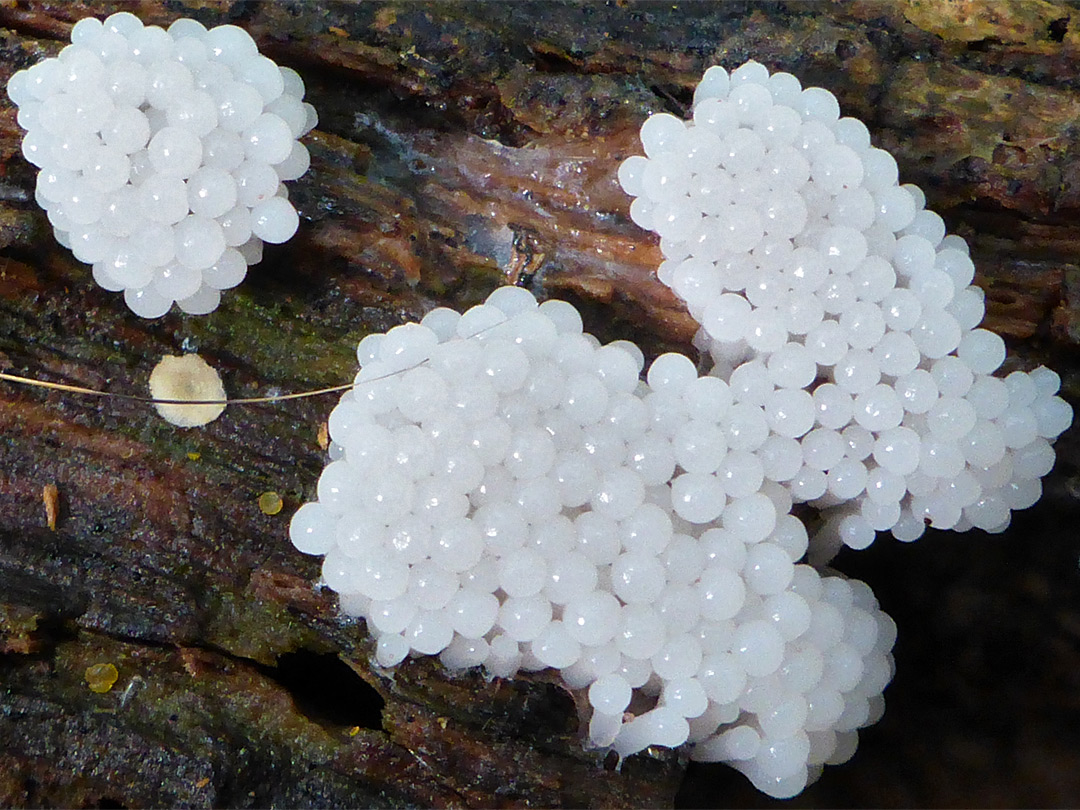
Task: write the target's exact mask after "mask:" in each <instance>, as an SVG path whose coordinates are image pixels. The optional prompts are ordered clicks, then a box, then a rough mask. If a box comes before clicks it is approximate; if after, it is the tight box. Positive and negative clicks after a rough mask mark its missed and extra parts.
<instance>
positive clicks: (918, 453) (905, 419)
mask: <svg viewBox="0 0 1080 810" xmlns="http://www.w3.org/2000/svg"><path fill="white" fill-rule="evenodd" d="M641 140H642V144H643V145H644V147H645V153H646V155H648V157H647V158H645V157H631V158H629V159H628V160H626V161H625V162H624V163H623V164H622V166H621V167H620V170H619V180H620V182H621V184H622V186H623V188H624V189H625V190H626V191H627V193H629V194H631V195H633V196H635V197H636V198H637V199H635V200H634V202H633V204H632V205H631V208H630V214H631V217H632V218H633V219H634V221H635V222H636V223H637V224H638V225H641V226H642V227H644V228H648V229H651V230H653V231H655V232H656V233H658V234H659V235H660V238H661V248H662V250H663V253H664V256H665V261H664V263H663V264H662V265H661V266H660V268H659V269H658V271H657V272H658V275H659V277H660V280H661V281H663V282H664V283H665V284H667V285H668V286H669V287H671V288H672V290H674V291H675V293H676V294H677V295H679V297H680V298H682V299H683V300H684V301H685V302H686V304H687V306H688V308H689V310H690V312H691V314H693V316H694V317H695V319H696V320H697V321H698V322H699V323H700V324H701V327H702V328H701V331H700V332H699V334H698V339H697V341H696V343H697V345H699V346H700V348H702V349H704V350H707V351H708V352H709V353H710V354H711V355H712V357H713V360H714V362H715V367H714V368H713V370H712V373H713V374H715V375H718V376H721V377H723V378H724V379H727V380H729V382H730V385H731V388H732V390H733V391H735V392H737V393H738V394H739V395H741V396H742V398H743V399H744V400H745V401H747V402H749V403H751V404H753V405H754V406H756V407H757V409H758V412H759V413H760V414H761V415H763V416H764V418H765V420H766V422H767V423H768V426H769V434H770V436H769V439H768V441H769V442H771V443H773V447H772V448H771V449H770V450H769V451H768V452H767V453H766V454H765V455H766V457H767V460H766V464H767V466H768V467H769V471H768V473H767V476H768V477H769V478H770V479H771V480H773V481H777V482H780V483H782V484H783V485H784V486H785V487H786V488H787V489H788V490H789V491H790V492H791V495H792V498H793V499H794V500H795V501H796V502H801V501H808V502H810V503H811V504H812V505H814V506H817V507H819V508H822V509H825V510H827V514H829V515H830V516H831V520H830V523H829V525H828V527H827V530H826V531H825V532H823V533H822V534H821V535H820V536H819V537H815V539H814V543H815V544H817V543H818V542H820V543H821V544H822V548H821V550H820V552H821V554H822V556H823V557H824V558H827V557H828V556H829V555H830V554H831V553H834V552H835V551H836V550H837V549H838V548H839V547H840V545H841V543H843V544H846V545H848V546H850V547H852V548H865V547H866V546H868V545H869V544H870V543H871V542H872V541H873V539H874V533H875V531H883V530H886V529H888V530H891V531H892V533H893V535H894V536H895V537H896V538H898V539H900V540H904V541H911V540H915V539H916V538H918V537H919V536H921V535H922V533H923V531H924V529H925V527H926V525H927V524H929V525H931V526H934V527H935V528H939V529H954V530H956V531H965V530H967V529H969V528H971V527H973V526H974V527H978V528H980V529H984V530H986V531H990V532H998V531H1003V530H1004V529H1005V528H1006V527H1007V526H1008V524H1009V519H1010V513H1011V511H1012V510H1014V509H1026V508H1027V507H1029V506H1031V505H1032V504H1033V503H1035V502H1036V501H1037V500H1038V499H1039V496H1040V494H1041V492H1042V487H1041V482H1040V478H1041V477H1042V476H1044V475H1046V473H1047V472H1049V471H1050V469H1051V467H1052V466H1053V463H1054V451H1053V448H1052V447H1051V445H1050V442H1051V441H1053V440H1054V439H1055V438H1057V436H1058V435H1059V434H1060V433H1061V432H1062V431H1063V430H1065V428H1067V427H1068V426H1069V424H1070V423H1071V422H1072V409H1071V407H1070V406H1069V405H1068V403H1066V402H1065V401H1064V400H1062V399H1061V398H1060V397H1057V396H1055V394H1056V393H1057V391H1058V387H1059V385H1060V379H1059V378H1058V375H1057V374H1055V373H1054V372H1052V371H1050V370H1049V369H1047V368H1038V369H1036V370H1035V371H1033V372H1031V373H1025V372H1020V371H1017V372H1013V373H1012V374H1010V375H1008V376H1007V377H1005V378H1004V379H999V378H997V377H994V376H992V375H993V373H994V372H995V371H996V370H997V369H998V368H999V366H1000V365H1001V363H1002V361H1003V360H1004V359H1005V344H1004V342H1003V341H1002V340H1001V338H1000V337H998V336H997V335H996V334H994V333H993V332H990V331H987V330H985V329H980V328H978V325H979V323H980V322H981V321H982V318H983V314H984V306H983V299H984V295H983V292H982V290H981V289H979V288H978V287H976V286H974V285H972V278H973V276H974V272H975V268H974V265H973V264H972V262H971V259H970V258H969V257H968V247H967V244H966V243H965V241H964V240H963V239H962V238H960V237H958V236H955V235H949V236H946V234H945V225H944V223H943V222H942V219H941V217H940V216H938V215H937V214H935V213H933V212H932V211H927V210H924V208H923V206H924V203H925V197H924V196H923V194H922V192H921V191H920V190H919V189H918V187H916V186H913V185H904V186H901V185H898V182H897V167H896V161H895V160H894V159H893V158H892V156H891V155H889V154H888V152H885V151H884V150H881V149H876V148H874V147H872V146H871V145H870V135H869V133H868V132H867V129H866V126H865V125H864V124H863V123H862V122H860V121H858V120H857V119H854V118H841V117H840V108H839V105H838V104H837V101H836V98H835V97H834V96H833V95H832V93H830V92H828V91H827V90H823V89H822V88H819V87H812V88H808V89H805V90H804V89H802V87H801V85H800V83H799V80H798V79H796V78H795V77H794V76H792V75H791V74H788V73H776V74H773V75H770V74H769V72H768V70H766V68H765V67H764V66H762V65H760V64H758V63H756V62H747V63H746V64H744V65H742V66H741V67H739V68H738V69H736V70H735V71H734V72H733V73H731V75H730V76H729V75H728V73H727V72H726V71H725V70H724V69H723V68H720V67H713V68H710V69H709V70H708V71H707V72H706V74H705V76H704V78H703V80H702V82H701V84H700V85H699V86H698V88H697V90H696V92H695V94H694V112H693V120H692V121H687V122H683V121H681V120H680V119H678V118H676V117H674V116H672V115H668V114H659V115H654V116H652V117H650V118H649V120H648V121H647V122H646V123H645V124H644V126H643V127H642V130H641Z"/></svg>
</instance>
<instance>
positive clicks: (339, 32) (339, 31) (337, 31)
mask: <svg viewBox="0 0 1080 810" xmlns="http://www.w3.org/2000/svg"><path fill="white" fill-rule="evenodd" d="M327 30H328V31H329V32H330V33H331V34H333V35H334V36H336V37H345V38H346V39H348V38H349V32H348V31H346V30H345V29H344V28H338V27H337V26H336V25H331V26H330V27H329V28H328V29H327Z"/></svg>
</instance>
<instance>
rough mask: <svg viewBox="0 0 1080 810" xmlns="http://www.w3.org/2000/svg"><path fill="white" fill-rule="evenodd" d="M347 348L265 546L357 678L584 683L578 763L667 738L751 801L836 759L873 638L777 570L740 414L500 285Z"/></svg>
mask: <svg viewBox="0 0 1080 810" xmlns="http://www.w3.org/2000/svg"><path fill="white" fill-rule="evenodd" d="M357 353H358V356H359V360H360V364H361V371H360V373H359V375H358V376H357V378H356V387H355V389H354V390H353V391H351V392H349V393H346V394H345V395H344V396H343V397H342V399H341V402H340V403H339V404H338V405H337V407H336V408H335V409H334V410H333V412H332V413H331V415H330V420H329V431H330V436H331V438H332V444H331V449H330V455H331V459H332V461H331V462H330V463H329V464H328V466H327V467H326V469H325V470H324V471H323V473H322V476H321V477H320V479H319V484H318V500H317V502H314V503H310V504H305V505H304V506H302V507H301V508H300V509H299V510H298V511H297V513H296V515H295V516H294V518H293V520H292V524H291V530H290V533H291V538H292V541H293V543H294V545H295V546H296V547H297V548H298V549H299V550H301V551H303V552H305V553H309V554H322V555H325V560H324V562H323V569H322V570H323V579H324V582H325V583H326V585H328V586H329V587H330V588H332V589H333V590H335V591H337V592H338V593H339V594H340V595H341V603H342V607H343V609H344V611H345V612H346V613H348V614H351V615H354V616H360V617H363V618H364V619H366V621H367V625H368V628H369V629H370V630H371V632H372V633H374V635H375V636H376V637H377V639H378V642H377V647H376V653H375V656H376V660H377V662H378V663H379V664H380V665H382V666H386V667H390V666H394V665H396V664H398V663H399V662H401V661H402V660H403V659H404V658H405V657H406V656H407V655H409V654H420V655H436V654H437V655H439V657H440V659H441V661H442V662H443V663H444V664H445V665H446V666H447V667H449V668H451V669H462V668H466V667H473V666H479V665H483V666H484V667H485V669H486V670H487V672H488V673H490V674H491V675H495V676H500V677H510V676H512V675H514V674H515V673H516V672H518V671H519V670H527V671H528V670H540V669H544V668H548V667H550V668H553V669H557V670H559V671H560V673H561V677H562V679H563V680H564V682H565V683H566V685H567V686H568V687H569V688H571V689H574V690H586V689H587V695H588V701H589V703H590V704H591V708H592V715H591V721H590V724H589V731H588V742H589V744H591V745H592V746H594V747H605V748H606V747H608V746H610V747H612V748H613V749H614V750H616V751H617V752H619V753H620V754H621V755H623V756H626V755H629V754H632V753H634V752H637V751H640V750H642V749H644V748H645V747H647V746H650V745H663V746H670V747H675V746H679V745H682V744H684V743H691V744H692V748H691V749H690V753H691V756H692V757H694V758H697V759H700V760H707V761H725V762H729V763H731V764H732V765H734V766H735V767H738V768H739V769H740V770H742V771H743V772H745V773H746V774H747V775H748V776H749V777H750V778H751V779H752V780H753V781H754V783H755V784H756V785H758V786H759V788H760V789H762V790H764V791H766V792H768V793H770V794H772V795H775V796H790V795H794V794H795V793H798V792H799V791H800V790H802V788H803V787H804V786H805V784H806V783H807V780H808V779H809V778H812V777H814V776H816V774H817V772H819V771H820V768H821V766H822V764H824V763H836V762H843V761H845V760H846V759H847V758H848V757H850V756H851V754H852V753H853V751H854V749H855V745H856V742H857V735H856V731H855V730H856V729H857V728H859V727H861V726H864V725H867V724H869V723H872V722H874V721H876V719H877V718H878V717H879V716H880V714H881V712H882V710H883V706H884V701H883V699H882V697H881V692H882V689H883V688H884V687H885V685H886V683H887V682H888V681H889V679H890V677H891V674H892V669H891V667H892V659H891V655H890V650H891V648H892V644H893V641H894V639H895V625H894V624H893V623H892V621H891V620H890V619H889V618H888V617H887V616H886V615H885V614H884V613H882V612H881V611H880V609H879V608H878V605H877V602H876V600H875V599H874V596H873V593H872V592H871V590H870V588H869V587H867V586H866V585H865V584H863V583H861V582H857V581H851V580H845V579H842V578H840V577H838V576H822V575H820V574H819V573H818V572H817V571H816V570H815V569H813V568H812V567H810V566H808V565H800V564H797V562H798V561H799V560H800V559H801V558H802V557H803V556H804V554H805V552H806V549H807V533H806V530H805V528H804V527H803V525H802V523H801V522H800V521H799V520H798V519H797V518H795V517H793V516H792V515H790V514H789V510H790V508H791V505H792V499H791V496H790V494H789V492H788V490H786V489H785V488H784V487H782V486H780V485H778V484H776V483H773V482H770V481H769V480H768V478H767V476H766V468H767V465H768V464H769V463H770V462H769V461H768V454H767V452H766V451H765V450H764V449H763V448H765V447H767V446H768V444H767V442H766V437H767V435H768V433H769V428H768V424H767V422H766V421H765V417H764V415H763V413H762V411H761V409H760V408H759V407H758V406H757V405H756V404H754V403H751V402H748V401H747V400H746V398H745V396H744V395H743V394H741V393H740V392H738V391H733V390H731V389H730V388H729V386H728V385H727V383H725V382H724V381H722V380H720V379H718V378H716V377H699V376H698V374H697V371H696V369H695V367H694V365H693V363H692V362H691V361H690V360H689V359H687V358H686V357H684V356H682V355H677V354H668V355H663V356H661V357H660V358H658V359H657V360H656V361H655V362H654V363H653V364H652V365H651V367H650V368H649V370H648V374H647V378H646V379H647V382H645V381H641V379H640V375H641V372H642V370H643V367H644V359H643V357H642V354H641V352H640V351H639V350H638V349H637V347H636V346H634V345H633V344H630V343H627V342H616V343H613V344H609V345H607V346H603V347H601V346H600V345H599V342H598V341H597V340H596V339H595V338H593V337H592V336H590V335H587V334H583V333H582V323H581V318H580V316H579V315H578V313H577V311H576V310H575V309H574V308H573V307H572V306H571V305H569V304H567V303H565V302H560V301H547V302H545V303H543V304H541V305H539V306H537V303H536V300H535V299H534V298H533V297H532V295H530V294H529V293H528V292H527V291H525V290H522V289H520V288H516V287H504V288H502V289H499V290H497V291H496V292H494V293H493V294H492V295H491V297H490V298H489V299H488V301H487V303H486V304H484V305H481V306H477V307H474V308H473V309H471V310H469V311H468V312H466V313H465V314H464V315H459V314H458V313H456V312H454V311H452V310H448V309H436V310H434V311H433V312H431V313H430V314H428V315H427V316H426V317H425V318H424V319H423V320H422V321H421V323H420V324H406V325H403V326H399V327H396V328H394V329H392V330H390V331H389V332H388V333H386V334H381V335H372V336H369V337H366V338H364V339H363V341H361V343H360V345H359V347H358V352H357Z"/></svg>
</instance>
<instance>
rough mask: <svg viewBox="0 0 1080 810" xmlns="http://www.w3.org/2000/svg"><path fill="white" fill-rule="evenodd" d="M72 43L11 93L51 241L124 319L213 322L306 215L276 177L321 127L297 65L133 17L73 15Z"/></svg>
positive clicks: (229, 40)
mask: <svg viewBox="0 0 1080 810" xmlns="http://www.w3.org/2000/svg"><path fill="white" fill-rule="evenodd" d="M71 42H72V44H71V45H69V46H67V47H65V48H64V49H63V50H62V51H61V52H60V55H59V56H58V57H56V58H54V59H46V60H44V61H42V62H39V63H38V64H36V65H34V66H33V67H31V68H30V69H29V70H20V71H19V72H17V73H16V74H15V75H14V76H12V78H11V80H10V81H9V83H8V87H7V90H8V95H9V96H10V97H11V100H12V101H13V102H14V103H15V104H16V105H17V106H18V108H19V113H18V122H19V125H20V126H21V127H22V128H23V129H25V130H27V135H26V137H25V138H24V139H23V144H22V150H23V154H24V155H25V156H26V159H27V160H29V161H30V162H31V163H32V164H34V165H35V166H37V167H39V168H40V171H39V172H38V179H37V188H36V191H35V196H36V199H37V202H38V204H39V205H41V207H42V208H44V209H45V210H46V211H47V212H48V216H49V221H50V223H51V224H52V225H53V228H54V232H55V234H56V239H57V241H59V242H60V243H61V244H62V245H64V246H65V247H69V248H70V249H71V251H72V253H74V255H75V257H76V258H77V259H79V260H80V261H83V262H86V263H88V264H92V265H93V274H94V279H95V280H96V281H97V283H98V284H100V285H101V286H102V287H104V288H105V289H107V290H111V291H115V292H119V291H121V290H123V292H124V300H125V301H126V302H127V305H128V306H129V307H130V308H131V310H132V311H133V312H135V313H136V314H137V315H140V316H142V317H145V318H156V317H159V316H161V315H164V314H165V313H166V312H168V311H169V309H170V307H172V305H173V302H174V301H175V302H176V304H177V305H178V306H179V307H180V309H181V310H183V311H184V312H187V313H190V314H198V315H202V314H206V313H209V312H212V311H213V310H214V309H215V308H216V307H217V305H218V302H219V301H220V297H221V294H220V291H221V290H224V289H229V288H231V287H235V286H236V285H237V284H239V283H240V282H241V281H242V280H243V278H244V275H245V274H246V273H247V267H248V265H250V264H255V263H257V262H258V261H260V259H261V258H262V245H263V242H271V243H280V242H284V241H286V240H287V239H289V238H290V237H291V236H292V235H293V234H294V233H295V232H296V229H297V225H298V224H299V218H298V217H297V213H296V210H295V209H294V208H293V207H292V205H291V204H290V203H289V201H288V199H287V196H288V195H287V193H286V191H285V186H284V185H283V181H285V180H295V179H296V178H298V177H300V176H301V175H303V174H304V172H306V171H307V168H308V163H309V156H308V152H307V149H306V148H305V147H304V146H303V145H302V144H300V143H299V142H298V141H297V140H296V139H297V138H299V137H301V136H302V135H304V134H306V133H307V132H308V131H310V130H311V129H312V128H313V127H314V126H315V124H316V122H317V118H316V114H315V108H314V107H312V106H311V105H310V104H306V103H304V102H303V100H302V99H303V96H304V83H303V81H302V80H301V79H300V76H299V75H298V74H297V73H296V71H294V70H291V69H290V68H279V67H278V66H277V65H276V64H274V62H273V61H271V60H270V59H268V58H266V57H265V56H261V55H260V54H259V52H258V49H257V47H256V45H255V42H254V40H252V38H251V37H250V36H249V35H248V34H247V32H246V31H244V30H243V29H241V28H238V27H236V26H233V25H222V26H219V27H217V28H213V29H211V30H209V31H208V30H207V29H206V28H205V27H203V26H202V24H200V23H198V22H196V21H195V20H190V19H181V20H177V21H176V22H174V23H173V24H172V25H170V26H169V29H168V31H166V30H164V29H162V28H160V27H158V26H153V25H151V26H144V25H143V24H142V22H140V21H139V19H138V18H137V17H136V16H135V15H133V14H130V13H128V12H120V13H118V14H113V15H112V16H110V17H108V18H107V19H106V20H105V22H104V24H103V23H102V22H101V21H100V20H98V19H96V18H94V17H87V18H84V19H82V20H79V22H77V23H76V24H75V25H74V27H73V28H72V31H71Z"/></svg>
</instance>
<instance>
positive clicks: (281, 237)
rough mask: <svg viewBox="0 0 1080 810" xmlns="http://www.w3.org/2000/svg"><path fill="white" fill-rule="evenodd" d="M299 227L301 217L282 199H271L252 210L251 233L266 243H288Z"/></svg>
mask: <svg viewBox="0 0 1080 810" xmlns="http://www.w3.org/2000/svg"><path fill="white" fill-rule="evenodd" d="M299 227H300V216H299V215H298V214H297V213H296V209H295V208H293V207H292V205H291V204H290V203H289V201H288V200H286V199H284V198H282V197H271V198H270V199H268V200H265V201H263V202H261V203H259V204H258V205H256V206H255V207H254V208H252V209H251V232H252V233H253V234H254V235H255V236H257V237H259V238H260V239H262V240H263V241H264V242H269V243H270V244H274V245H276V244H281V243H282V242H287V241H288V240H289V239H291V238H292V237H293V235H294V234H295V233H296V231H297V229H298V228H299Z"/></svg>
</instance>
